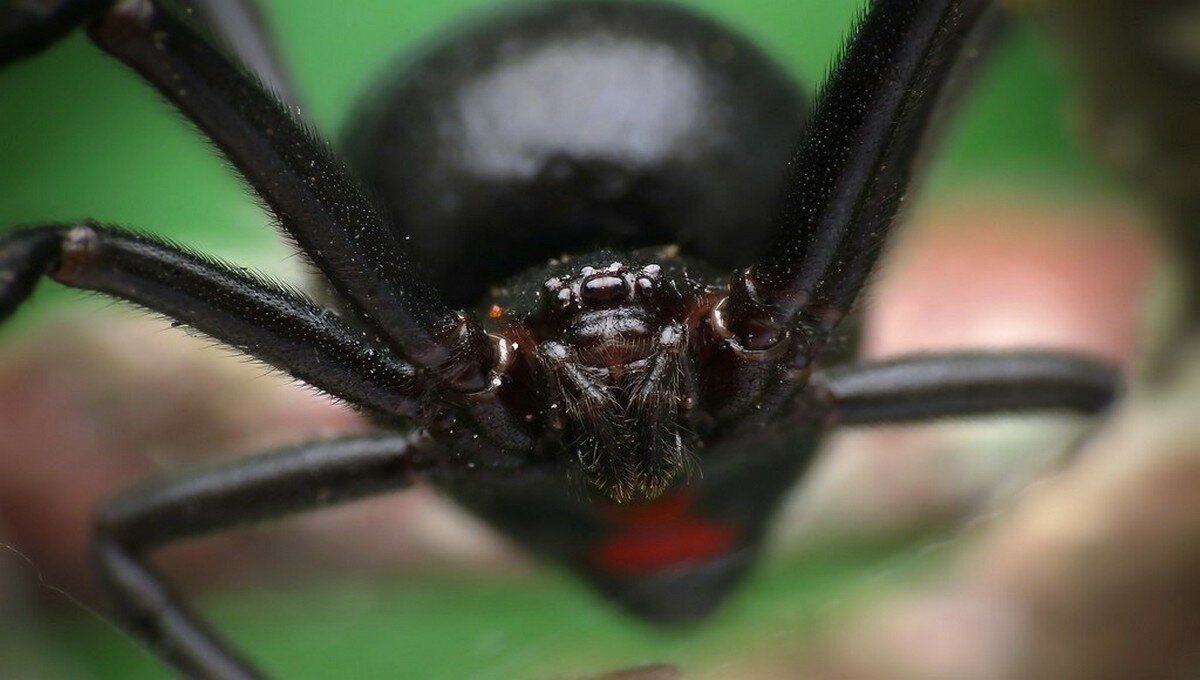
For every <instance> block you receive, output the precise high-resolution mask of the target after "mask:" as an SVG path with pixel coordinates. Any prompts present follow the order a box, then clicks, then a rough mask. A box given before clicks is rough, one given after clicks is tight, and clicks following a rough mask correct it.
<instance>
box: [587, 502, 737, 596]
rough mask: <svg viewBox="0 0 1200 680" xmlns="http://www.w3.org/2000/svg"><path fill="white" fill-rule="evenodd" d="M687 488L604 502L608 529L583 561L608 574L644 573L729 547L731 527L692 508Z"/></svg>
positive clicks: (732, 541)
mask: <svg viewBox="0 0 1200 680" xmlns="http://www.w3.org/2000/svg"><path fill="white" fill-rule="evenodd" d="M693 500H695V498H694V494H693V493H692V492H691V491H690V490H687V489H684V490H681V491H677V492H675V493H673V494H671V495H669V496H665V497H663V498H660V499H658V500H654V501H650V502H647V503H638V504H633V505H614V506H609V507H608V508H607V509H606V511H605V514H606V515H607V517H608V519H609V521H610V522H611V523H612V524H613V526H612V528H611V534H610V535H609V536H608V537H606V538H604V539H603V540H601V541H600V542H599V543H597V544H596V545H595V546H594V547H593V548H592V550H591V552H590V554H589V555H588V561H590V562H591V563H592V565H593V566H595V567H596V568H597V569H599V570H600V571H602V572H604V573H608V574H624V575H634V574H645V573H652V572H655V571H660V570H662V569H666V568H669V567H673V566H676V565H679V564H685V563H688V562H698V561H703V560H706V559H710V558H713V557H718V556H720V555H724V554H725V553H727V552H729V550H730V549H731V548H733V546H734V544H735V543H736V542H737V537H738V530H737V528H736V527H733V526H730V525H727V524H720V523H717V522H713V521H712V520H710V519H708V518H705V517H701V516H699V515H696V514H693V513H692V511H691V505H692V501H693Z"/></svg>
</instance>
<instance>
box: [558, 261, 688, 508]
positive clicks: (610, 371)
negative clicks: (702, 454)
mask: <svg viewBox="0 0 1200 680" xmlns="http://www.w3.org/2000/svg"><path fill="white" fill-rule="evenodd" d="M683 281H684V279H683V278H682V270H681V269H676V268H673V267H672V268H671V269H670V270H669V271H668V270H667V268H665V267H664V266H663V265H662V264H660V263H658V262H646V263H641V264H627V263H626V262H625V261H621V260H615V261H614V260H610V261H607V262H602V263H596V262H594V261H593V263H591V264H586V265H582V266H576V267H573V268H571V269H566V270H561V271H559V272H556V273H554V274H553V275H550V276H548V277H547V278H545V279H544V281H543V283H542V289H541V304H540V309H539V312H538V323H537V324H536V326H537V329H538V332H537V335H538V336H539V343H538V348H537V362H536V363H537V367H538V371H537V372H538V374H539V380H540V382H541V383H542V386H543V389H542V390H541V392H542V393H543V394H544V395H546V397H545V403H544V404H543V406H544V409H545V411H544V412H545V413H546V414H547V415H546V422H547V423H548V425H549V426H550V427H551V428H553V429H555V430H558V431H559V432H561V433H562V434H563V436H564V440H565V443H566V446H565V449H564V450H565V452H566V455H569V456H570V457H571V458H572V459H573V461H574V464H577V465H578V467H579V470H580V472H581V473H582V475H583V477H584V478H586V480H587V482H588V485H589V486H590V487H591V488H593V489H595V490H597V491H599V492H600V493H602V494H604V495H605V496H607V497H609V498H611V499H613V500H616V501H627V500H633V499H643V498H653V497H656V496H658V495H661V494H662V493H663V492H664V491H666V490H667V489H668V488H669V487H670V486H671V485H672V484H673V483H674V482H675V480H676V479H678V478H679V477H680V476H681V474H682V473H683V472H684V471H685V470H686V468H687V464H688V461H689V457H690V452H689V447H688V437H687V435H686V429H685V428H684V419H685V416H686V414H687V411H688V410H690V409H691V407H692V405H693V403H694V401H695V397H694V394H693V392H694V391H693V389H692V387H691V379H690V376H691V372H692V371H691V360H690V358H689V354H688V335H689V333H688V328H687V325H686V323H684V321H683V319H684V317H685V316H686V311H685V310H686V309H687V305H685V296H684V295H683V294H681V292H680V285H679V284H680V283H681V282H683Z"/></svg>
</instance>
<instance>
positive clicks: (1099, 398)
mask: <svg viewBox="0 0 1200 680" xmlns="http://www.w3.org/2000/svg"><path fill="white" fill-rule="evenodd" d="M812 384H813V387H814V388H816V389H817V390H824V391H826V393H827V394H828V400H829V408H830V410H829V411H828V413H827V414H826V416H825V419H826V421H827V422H829V423H831V424H839V425H864V424H876V423H893V422H905V421H914V420H928V419H933V418H945V417H952V416H967V415H981V414H989V413H1001V412H1018V411H1036V410H1047V409H1055V410H1070V411H1079V412H1082V413H1095V412H1097V411H1100V410H1102V409H1104V408H1105V407H1107V406H1108V405H1109V404H1110V403H1112V401H1113V400H1114V399H1115V398H1116V396H1117V395H1118V393H1119V391H1120V389H1121V375H1120V371H1119V370H1118V369H1117V367H1115V366H1113V365H1112V364H1109V363H1105V362H1103V361H1098V360H1095V359H1090V358H1086V357H1082V356H1079V355H1076V354H1069V353H1064V352H1046V351H1022V352H960V353H945V354H928V355H914V356H907V357H901V358H898V359H891V360H887V361H878V362H873V363H865V364H857V365H853V366H846V367H839V368H836V369H830V370H828V371H824V372H818V373H817V374H815V375H814V376H813V381H812Z"/></svg>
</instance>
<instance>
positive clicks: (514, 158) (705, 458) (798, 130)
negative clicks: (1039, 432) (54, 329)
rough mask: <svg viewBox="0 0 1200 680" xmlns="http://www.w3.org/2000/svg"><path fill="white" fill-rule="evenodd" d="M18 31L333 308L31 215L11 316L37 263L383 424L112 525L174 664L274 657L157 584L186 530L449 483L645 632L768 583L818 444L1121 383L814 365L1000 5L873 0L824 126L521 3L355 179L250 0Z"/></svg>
mask: <svg viewBox="0 0 1200 680" xmlns="http://www.w3.org/2000/svg"><path fill="white" fill-rule="evenodd" d="M8 12H9V14H8V15H7V16H0V61H11V60H14V59H17V58H22V57H25V56H28V55H30V54H33V53H34V52H36V51H38V50H39V49H40V48H42V47H44V46H45V45H47V44H50V43H52V42H54V41H55V40H56V39H58V38H59V37H61V36H62V35H65V34H66V33H68V32H70V31H71V30H73V29H74V28H75V27H77V26H78V25H80V24H85V23H86V25H87V31H88V35H89V36H90V37H91V39H92V40H93V41H94V42H95V43H96V44H97V45H98V46H100V47H101V48H102V49H103V50H105V51H107V52H109V53H110V54H112V55H113V56H115V57H116V58H118V59H119V60H121V61H122V62H124V63H125V64H127V65H128V66H130V67H131V68H133V69H134V70H135V71H136V72H137V73H138V74H139V75H140V76H141V77H142V78H144V79H145V80H146V81H148V82H149V83H150V84H152V85H154V86H155V87H156V88H157V89H158V90H159V91H160V93H161V94H162V95H163V96H165V97H166V99H167V100H169V101H170V102H171V103H172V104H173V105H174V106H175V107H176V108H177V109H178V110H179V111H180V112H181V113H183V114H184V115H185V116H186V117H188V118H189V119H190V120H191V121H192V122H193V123H194V124H195V125H196V127H197V128H198V129H199V130H200V131H201V132H202V133H203V134H204V135H206V136H207V137H208V139H209V140H211V141H212V142H213V144H215V146H216V147H217V148H218V149H219V150H220V152H221V153H222V154H223V155H224V157H225V158H226V159H227V160H228V161H229V162H230V163H231V164H232V166H233V167H234V168H236V170H237V171H238V172H239V173H240V175H241V176H242V177H243V179H245V181H246V182H247V183H248V184H249V185H250V187H251V188H252V189H253V190H254V192H255V193H256V194H257V195H258V197H259V198H260V199H261V200H262V201H263V203H264V204H265V205H266V206H267V207H268V208H269V209H270V211H271V212H272V213H273V215H274V216H275V217H276V219H277V220H278V222H279V225H280V227H281V228H282V230H283V231H284V232H285V233H286V235H287V236H288V237H290V238H291V239H292V240H293V241H294V242H295V244H296V245H297V246H298V247H299V249H300V250H301V251H302V252H303V253H304V255H305V256H306V257H307V258H308V260H309V261H311V263H312V264H313V265H315V267H316V269H317V270H319V272H320V274H321V276H322V280H323V286H322V290H321V292H320V295H319V296H318V297H307V296H305V295H304V294H302V293H300V292H298V291H296V290H293V289H290V288H286V287H283V286H280V285H278V284H275V283H272V282H270V281H267V280H264V279H261V278H257V277H255V276H253V275H251V274H248V273H246V272H244V271H243V270H241V269H239V268H235V267H232V266H229V265H227V264H224V263H222V262H218V261H216V260H213V259H211V258H207V257H205V256H203V255H200V254H198V253H194V252H191V251H188V250H186V249H184V248H182V247H180V246H177V245H175V244H172V243H168V242H166V241H163V240H159V239H156V238H154V237H152V236H150V235H147V234H142V233H137V232H133V231H130V230H127V229H124V228H121V227H116V226H109V225H104V224H100V223H97V222H93V221H81V222H77V223H57V224H43V225H32V226H25V227H22V228H18V229H15V230H12V231H9V232H7V233H5V234H4V235H3V236H0V319H4V318H6V317H7V316H9V315H11V314H12V313H13V312H14V310H15V309H16V308H17V307H18V306H19V305H20V304H21V302H22V301H23V300H24V299H25V298H26V297H27V296H28V295H29V294H30V293H31V291H32V290H33V289H34V287H35V285H36V284H37V283H38V281H39V280H40V279H42V278H43V277H49V278H52V279H54V280H55V281H58V282H60V283H63V284H66V285H68V286H72V287H76V288H82V289H88V290H93V291H99V292H101V293H104V294H107V295H110V296H112V297H115V298H118V299H122V300H126V301H129V302H132V303H135V304H137V305H140V306H142V307H144V308H146V309H149V310H151V311H154V312H157V313H160V314H163V315H166V316H168V317H170V318H172V319H174V320H175V321H176V322H178V323H181V324H187V325H189V326H191V327H193V328H195V329H197V330H198V331H200V332H203V333H205V334H207V335H209V336H211V337H212V338H214V339H216V340H217V341H219V342H221V343H223V344H225V345H228V346H230V347H233V348H236V349H237V350H240V351H241V352H243V353H245V354H246V355H248V356H250V357H252V358H254V359H257V360H260V361H262V362H265V363H267V364H269V365H271V366H273V367H275V368H277V369H279V370H281V371H283V372H286V373H288V374H290V375H292V376H294V377H295V378H297V379H299V380H301V381H303V382H305V383H307V384H309V385H311V386H313V387H315V388H317V389H319V390H321V391H324V392H325V393H327V394H329V395H332V396H334V397H336V398H338V399H341V400H342V401H344V402H345V403H347V404H349V405H351V406H353V407H355V408H357V409H360V410H361V411H362V412H364V413H365V414H367V415H368V416H369V417H370V418H371V419H372V421H373V422H374V423H375V425H376V426H377V429H376V430H375V431H373V432H372V433H370V434H365V435H357V436H353V437H347V438H343V439H337V440H323V441H315V442H311V443H308V444H304V445H300V446H294V447H290V448H286V449H283V450H278V451H274V452H270V453H266V454H264V455H261V456H256V457H251V458H248V459H244V460H238V461H235V462H230V463H225V464H222V465H220V466H216V467H212V468H209V469H204V470H200V471H194V472H190V473H187V474H183V475H180V476H176V477H172V478H168V479H163V480H157V481H152V482H150V483H148V484H145V485H142V486H139V487H137V488H135V489H133V490H130V491H128V492H127V493H125V494H123V495H121V496H119V497H118V498H116V499H114V500H112V501H111V502H109V503H107V504H106V505H105V506H104V507H103V508H102V509H101V510H100V511H99V512H98V514H97V517H96V521H95V533H94V542H93V551H94V556H95V560H96V567H97V571H98V576H99V578H100V580H101V581H102V583H103V585H104V586H105V588H106V590H107V592H108V594H109V595H110V599H111V604H112V606H111V615H112V616H113V618H114V619H115V620H116V621H117V622H118V623H119V624H120V625H121V627H123V628H124V629H125V630H126V631H128V632H129V633H130V634H131V635H133V636H134V637H136V638H138V639H139V640H141V641H142V642H143V643H145V644H146V645H147V646H148V647H150V649H152V650H153V651H154V652H155V653H156V654H157V655H158V656H159V657H160V658H161V659H162V661H163V662H164V663H166V664H168V665H169V666H171V667H172V668H173V669H175V670H176V671H177V672H179V673H181V674H184V675H188V676H202V677H222V678H225V677H228V678H237V677H255V676H257V675H258V671H257V670H256V669H255V668H253V667H252V666H251V665H250V664H249V663H248V662H247V661H245V660H244V659H243V658H241V656H240V655H239V654H238V653H237V652H236V651H235V650H234V649H233V648H232V647H231V646H230V645H228V644H227V643H226V642H225V641H223V640H222V639H221V638H220V637H219V635H218V634H217V633H216V632H215V631H213V630H211V629H210V628H209V627H208V626H207V625H206V624H205V623H204V622H203V621H202V620H201V619H200V618H199V617H198V616H197V615H196V614H194V613H193V612H192V611H190V610H189V609H188V608H187V607H186V606H185V605H184V604H183V603H182V602H181V600H180V599H179V598H178V596H177V595H176V594H175V593H174V592H173V590H172V588H171V587H170V586H169V584H168V583H167V581H166V580H165V579H164V577H163V576H162V575H161V574H160V573H159V572H158V571H157V570H156V569H155V568H154V566H153V565H152V564H151V562H150V556H151V553H152V552H153V551H154V550H155V549H157V548H159V547H161V546H163V545H165V544H167V543H170V542H174V541H178V540H181V539H185V538H189V537H193V536H197V535H200V534H205V533H211V532H216V531H219V530H222V529H226V528H229V527H233V526H235V525H240V524H244V523H248V522H254V521H259V520H264V519H268V518H272V517H276V516H280V515H284V514H288V513H294V512H299V511H303V510H309V509H315V508H318V507H323V506H326V505H329V504H331V503H337V502H343V501H349V500H352V499H356V498H361V497H364V496H367V495H369V494H375V493H381V492H384V491H390V490H395V489H401V488H404V487H407V486H410V485H412V484H413V483H414V482H417V481H418V480H428V481H430V482H432V483H434V484H436V485H437V486H439V487H441V488H442V489H444V490H445V491H446V492H448V493H449V494H450V495H451V496H453V497H454V498H455V499H457V500H458V501H459V502H460V503H462V504H463V505H465V506H466V507H468V508H469V509H471V510H473V511H475V512H476V513H478V514H479V515H480V516H481V517H482V518H484V519H485V520H486V521H488V522H490V523H491V524H492V525H493V526H495V527H497V528H498V529H499V530H501V531H502V532H504V533H506V534H508V535H509V536H512V537H514V538H516V539H517V540H518V541H519V542H521V543H522V544H524V545H525V546H527V547H528V548H529V549H530V550H531V551H533V552H535V553H537V554H540V555H542V556H544V557H546V558H548V559H550V560H555V561H558V562H560V563H563V564H566V565H568V566H570V567H571V568H573V569H574V570H576V571H577V572H578V573H579V574H581V575H582V576H583V577H584V578H585V579H587V580H588V581H590V582H591V583H592V584H593V585H594V586H595V587H597V588H598V589H599V590H600V591H602V592H603V593H604V594H606V595H607V596H608V597H609V598H611V599H612V600H613V601H614V602H616V603H617V604H618V605H620V606H622V607H624V608H625V609H627V610H628V611H630V612H631V613H633V614H635V615H637V616H640V617H642V618H644V619H647V620H651V621H657V622H663V623H670V622H677V621H686V620H694V619H699V618H701V617H703V616H705V615H706V614H708V613H709V612H711V611H712V610H713V609H714V608H716V607H717V606H718V605H719V604H720V603H721V602H722V601H723V600H724V599H725V598H726V597H727V595H728V594H729V593H730V592H731V590H732V589H733V588H734V587H735V586H736V585H737V584H738V582H739V581H740V580H741V579H742V577H743V576H744V575H745V574H746V572H747V570H748V569H749V568H750V567H751V565H752V564H753V563H754V561H755V558H756V557H757V555H758V553H759V551H760V548H761V544H762V541H763V539H764V533H765V528H766V526H767V523H768V521H769V520H770V518H771V517H772V514H773V512H774V510H775V509H776V507H777V506H778V505H779V502H780V499H781V498H782V496H783V494H784V493H785V492H786V491H787V490H788V489H789V488H791V487H792V486H793V485H794V484H795V483H796V482H797V480H798V479H799V478H800V477H801V476H802V474H803V473H804V471H805V469H806V466H807V464H808V463H809V462H810V460H811V458H812V456H813V452H814V450H815V447H816V442H817V441H818V439H819V435H820V434H821V433H822V432H823V431H825V430H827V429H828V428H830V427H833V426H836V425H858V424H874V423H889V422H901V421H911V420H920V419H930V418H942V417H951V416H962V415H971V414H987V413H995V412H1011V411H1029V410H1037V409H1068V410H1076V411H1082V412H1085V413H1093V412H1097V411H1099V410H1101V409H1103V408H1104V407H1105V406H1106V405H1107V404H1108V403H1110V401H1111V400H1112V399H1113V397H1114V395H1115V393H1116V391H1117V385H1118V374H1117V371H1116V370H1115V369H1114V368H1113V367H1111V366H1109V365H1107V364H1104V363H1101V362H1097V361H1094V360H1091V359H1088V358H1085V357H1081V356H1075V355H1071V354H1064V353H1054V352H1044V351H1033V350H1031V351H1019V352H1005V353H985V352H962V353H955V354H937V355H917V356H910V357H902V358H898V359H893V360H889V361H883V362H874V363H860V364H853V365H848V366H837V367H827V366H826V365H825V363H824V362H825V361H827V359H828V357H830V355H831V353H830V352H829V351H828V350H829V346H830V344H831V337H832V335H833V333H834V332H835V330H836V329H837V328H838V326H839V323H840V322H842V321H843V319H844V318H845V317H846V316H847V315H848V314H849V313H850V311H851V308H852V306H853V304H854V302H855V300H856V299H857V298H858V296H859V293H860V291H861V290H862V288H863V287H864V285H865V283H866V281H867V279H868V276H869V275H870V273H871V270H872V268H873V265H874V263H875V261H876V259H877V257H878V255H879V253H880V250H881V249H882V247H883V246H884V244H885V242H886V238H887V234H888V232H889V231H890V229H891V227H892V225H893V224H894V223H895V222H896V215H897V213H898V212H899V209H900V207H901V204H902V202H903V200H904V197H905V193H906V190H907V187H908V185H909V183H910V180H911V178H912V177H913V176H914V175H915V174H917V172H918V170H919V159H920V157H921V155H922V153H921V152H922V151H924V150H925V149H926V143H927V139H928V138H929V137H930V136H932V135H931V133H933V132H936V130H935V129H934V128H935V127H936V125H934V123H936V122H937V121H938V119H939V116H940V114H941V113H942V112H943V111H944V110H945V108H946V107H947V106H948V102H951V101H952V100H954V99H955V98H956V96H955V95H956V93H957V91H958V90H959V89H960V88H958V87H956V86H955V84H956V83H957V82H959V81H961V80H962V76H961V74H962V72H963V71H964V70H966V69H965V68H963V65H964V64H967V63H968V62H969V61H970V59H969V58H968V55H969V54H971V53H972V50H971V49H970V46H971V45H972V44H973V42H972V41H973V36H975V35H976V34H977V33H978V32H980V31H982V30H983V27H984V26H986V25H987V24H988V22H989V21H990V19H991V17H992V14H993V8H992V7H990V3H988V2H986V1H985V0H875V1H874V2H873V3H872V4H871V5H870V8H869V10H868V11H867V12H865V13H864V14H863V16H862V17H861V19H860V20H859V22H858V24H857V26H856V28H855V30H854V32H853V35H852V37H851V39H850V41H849V42H848V44H847V46H846V47H845V49H844V52H843V54H842V55H841V57H840V60H839V62H838V64H837V66H836V67H835V68H834V70H833V71H832V72H831V74H830V76H829V78H828V80H827V82H826V83H825V84H824V86H823V88H822V89H821V90H820V92H819V94H818V95H817V96H816V98H815V104H814V105H813V106H812V107H811V110H810V109H809V107H808V105H807V103H806V98H805V97H804V95H803V93H802V92H801V91H800V89H799V88H798V86H797V85H795V84H794V83H793V82H792V81H791V80H790V79H789V78H788V77H787V76H786V75H785V74H783V73H782V71H781V70H780V69H779V68H778V67H777V66H775V65H774V64H773V63H772V62H771V61H770V60H769V59H768V58H767V57H765V56H764V55H763V54H762V53H761V52H760V51H759V50H758V49H757V48H756V47H755V46H754V45H752V44H750V43H748V42H747V41H746V40H744V39H743V38H741V37H739V36H738V35H735V34H733V33H731V32H730V31H728V30H727V29H725V28H723V27H721V26H719V25H717V24H715V23H713V22H711V21H709V20H708V19H705V18H703V17H700V16H697V15H695V14H693V13H691V12H690V11H687V10H684V9H682V8H678V7H674V6H671V5H661V4H655V3H649V2H645V3H643V2H594V1H587V0H585V1H581V2H573V3H557V4H546V5H537V6H532V7H528V8H522V9H519V10H516V11H509V12H506V13H499V14H497V15H495V16H493V17H491V18H490V19H489V20H488V21H486V22H480V23H477V24H475V25H472V26H470V27H468V28H465V29H462V30H460V31H459V32H457V33H452V34H449V35H448V36H446V37H444V38H443V39H442V40H441V42H439V43H437V44H435V45H433V46H431V47H429V48H428V49H427V50H426V51H425V52H424V53H422V54H421V55H419V57H418V58H417V59H416V60H415V61H413V62H411V63H410V64H409V65H408V66H407V67H406V68H405V69H402V70H399V71H395V72H392V73H389V74H388V75H387V77H386V78H385V80H384V81H383V82H382V83H381V86H380V87H379V88H378V91H377V92H376V93H375V94H373V95H372V97H371V98H370V99H369V101H368V102H367V103H366V104H365V105H364V106H363V107H362V108H361V110H360V113H359V115H358V117H357V119H356V123H355V124H354V126H353V128H352V131H351V134H350V137H349V140H348V142H347V144H346V148H347V149H348V155H347V159H346V163H345V164H343V162H342V161H340V160H339V159H338V158H336V157H335V156H334V154H333V152H332V151H331V150H330V148H329V147H328V146H327V145H326V144H324V143H323V142H321V141H320V140H319V138H318V137H316V135H315V133H313V132H312V131H311V130H310V128H309V127H308V126H307V125H306V124H305V123H303V122H301V121H299V120H298V119H297V118H296V116H295V115H294V114H292V113H290V111H291V109H289V108H288V106H287V105H286V104H285V102H287V101H288V100H290V99H291V98H292V96H293V95H292V94H291V92H292V91H293V90H292V88H291V87H290V85H289V84H288V82H287V80H286V78H285V77H284V75H283V71H282V69H280V68H279V65H278V63H277V62H276V61H275V59H274V56H273V55H274V52H273V50H272V49H271V46H270V42H269V40H268V37H267V35H266V34H265V32H264V30H263V29H262V26H261V25H260V24H259V23H258V22H257V20H256V19H255V17H256V13H255V11H254V8H253V7H252V6H251V5H250V4H247V3H222V2H217V0H202V1H198V2H196V3H194V6H193V7H192V11H190V12H180V11H179V10H178V8H175V7H172V6H170V5H169V4H167V3H166V2H147V1H146V0H122V1H120V2H115V3H114V2H108V1H104V0H58V1H57V2H45V3H41V4H37V5H35V6H30V7H27V8H25V9H23V10H22V9H16V8H15V6H14V7H13V8H10V9H9V10H8ZM318 300H321V301H324V304H323V303H321V302H318ZM460 309H473V310H475V311H474V312H472V313H468V312H463V311H459V310H460Z"/></svg>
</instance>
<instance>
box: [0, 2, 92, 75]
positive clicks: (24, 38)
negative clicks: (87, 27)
mask: <svg viewBox="0 0 1200 680" xmlns="http://www.w3.org/2000/svg"><path fill="white" fill-rule="evenodd" d="M111 3H112V0H14V2H9V3H6V4H5V6H4V11H3V12H0V67H2V66H5V65H7V64H9V63H11V62H14V61H16V60H18V59H24V58H26V57H31V56H33V55H35V54H37V53H38V52H41V51H42V50H44V49H46V48H47V47H49V46H51V45H53V44H54V43H56V42H58V41H59V40H61V39H62V38H63V37H65V36H66V35H67V34H68V33H70V32H71V31H72V30H74V29H75V28H76V27H77V26H79V24H81V23H83V22H84V21H86V20H87V19H88V17H91V16H94V15H96V14H97V13H99V12H100V11H101V10H102V9H103V8H104V7H106V6H107V5H109V4H111Z"/></svg>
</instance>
